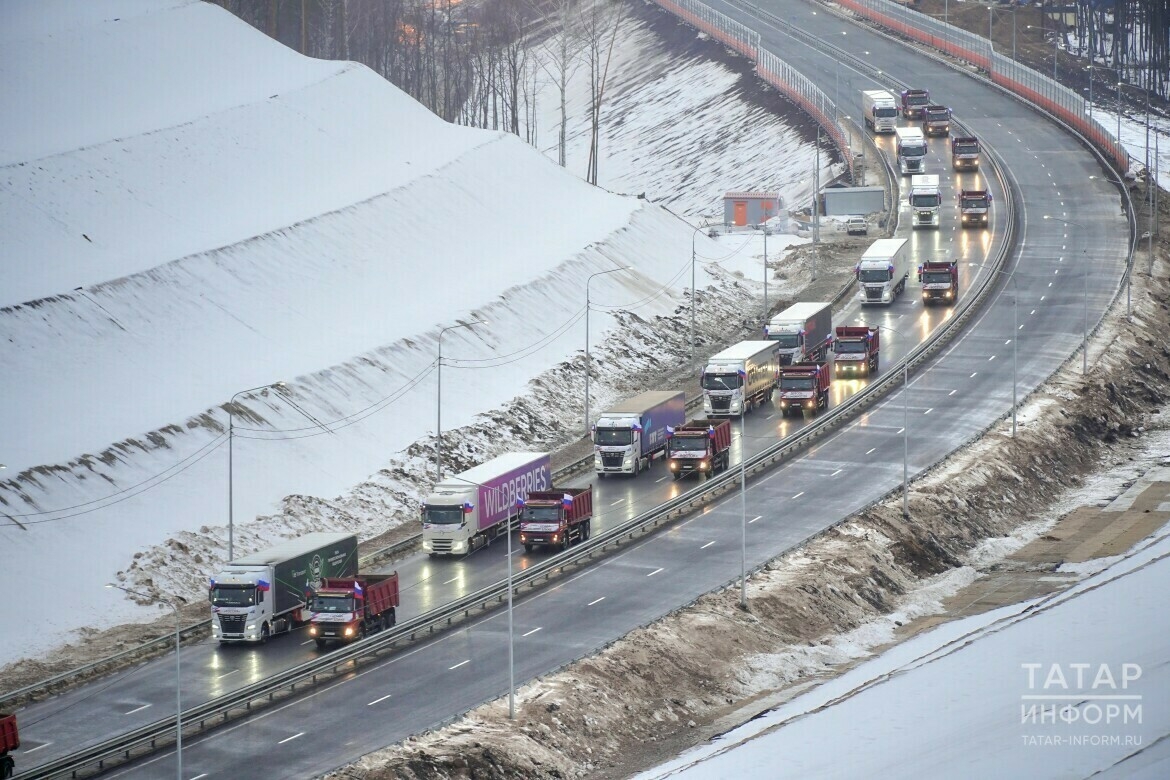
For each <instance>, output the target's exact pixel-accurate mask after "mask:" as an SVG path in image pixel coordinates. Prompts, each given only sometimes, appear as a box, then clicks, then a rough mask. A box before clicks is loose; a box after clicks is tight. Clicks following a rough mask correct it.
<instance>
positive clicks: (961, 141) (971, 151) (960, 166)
mask: <svg viewBox="0 0 1170 780" xmlns="http://www.w3.org/2000/svg"><path fill="white" fill-rule="evenodd" d="M951 166H952V167H954V169H955V170H956V171H962V170H972V169H975V168H978V167H979V139H978V138H976V137H975V136H973V135H956V136H952V137H951Z"/></svg>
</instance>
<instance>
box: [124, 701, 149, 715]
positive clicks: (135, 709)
mask: <svg viewBox="0 0 1170 780" xmlns="http://www.w3.org/2000/svg"><path fill="white" fill-rule="evenodd" d="M149 706H150V705H149V704H143V705H142V706H141V707H135V708H134V709H132V710H130V711H129V712H124V713H122V714H123V715H133V714H134V713H136V712H142V710H144V709H146V708H147V707H149Z"/></svg>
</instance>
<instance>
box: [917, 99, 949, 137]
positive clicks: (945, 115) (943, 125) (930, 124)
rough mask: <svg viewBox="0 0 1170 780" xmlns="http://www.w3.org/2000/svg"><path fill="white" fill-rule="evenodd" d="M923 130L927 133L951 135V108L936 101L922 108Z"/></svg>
mask: <svg viewBox="0 0 1170 780" xmlns="http://www.w3.org/2000/svg"><path fill="white" fill-rule="evenodd" d="M922 132H923V133H924V134H925V135H950V134H951V110H950V109H949V108H947V107H946V106H940V105H937V104H934V103H931V104H930V105H929V106H927V107H926V108H924V109H922Z"/></svg>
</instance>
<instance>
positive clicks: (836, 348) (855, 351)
mask: <svg viewBox="0 0 1170 780" xmlns="http://www.w3.org/2000/svg"><path fill="white" fill-rule="evenodd" d="M879 335H880V334H879V333H878V329H877V328H871V327H869V326H867V325H838V326H837V338H836V340H834V342H833V373H834V374H836V375H837V378H842V377H848V378H854V377H860V376H873V375H874V374H876V373H877V371H878V355H879V354H880V350H881V339H880V337H879Z"/></svg>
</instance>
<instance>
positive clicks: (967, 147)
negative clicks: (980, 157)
mask: <svg viewBox="0 0 1170 780" xmlns="http://www.w3.org/2000/svg"><path fill="white" fill-rule="evenodd" d="M978 151H979V144H955V154H975V153H976V152H978Z"/></svg>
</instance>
